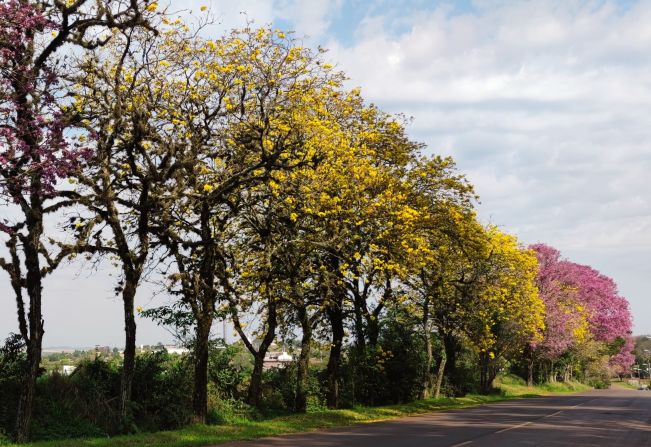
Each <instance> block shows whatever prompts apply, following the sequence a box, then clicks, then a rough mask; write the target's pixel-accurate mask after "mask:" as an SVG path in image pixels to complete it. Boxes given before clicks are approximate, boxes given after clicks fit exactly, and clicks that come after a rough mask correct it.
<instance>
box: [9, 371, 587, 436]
mask: <svg viewBox="0 0 651 447" xmlns="http://www.w3.org/2000/svg"><path fill="white" fill-rule="evenodd" d="M495 385H496V387H497V388H499V389H500V390H501V393H499V394H493V395H488V396H482V395H468V396H466V397H459V398H440V399H429V400H420V401H415V402H410V403H407V404H402V405H389V406H384V407H355V408H352V409H347V410H327V411H320V412H315V413H308V414H294V415H290V416H282V417H275V418H270V419H266V420H262V421H249V420H241V421H239V422H236V423H234V424H230V425H208V426H207V425H195V426H190V427H186V428H184V429H181V430H175V431H163V432H156V433H140V434H135V435H127V436H116V437H113V438H94V439H74V440H59V441H44V442H35V443H30V444H22V445H21V447H72V446H74V447H109V446H110V447H145V446H147V447H154V446H156V447H189V446H207V445H212V444H219V443H223V442H228V441H236V440H244V439H253V438H260V437H264V436H276V435H281V434H289V433H297V432H306V431H314V430H320V429H325V428H332V427H343V426H348V425H353V424H360V423H370V422H378V421H383V420H387V419H395V418H399V417H404V416H412V415H416V414H422V413H428V412H432V411H441V410H450V409H455V408H464V407H473V406H477V405H482V404H486V403H491V402H499V401H503V400H509V399H517V398H520V397H533V396H547V395H551V394H560V393H572V392H578V391H584V390H588V389H590V388H589V387H588V386H586V385H583V384H580V383H567V384H566V383H554V384H548V385H542V386H535V387H527V386H526V383H525V382H524V381H523V380H522V379H520V378H517V377H515V376H511V375H508V376H502V377H499V378H498V379H497V380H496V383H495ZM0 444H2V443H1V442H0ZM4 445H6V446H14V447H17V446H15V445H14V444H4Z"/></svg>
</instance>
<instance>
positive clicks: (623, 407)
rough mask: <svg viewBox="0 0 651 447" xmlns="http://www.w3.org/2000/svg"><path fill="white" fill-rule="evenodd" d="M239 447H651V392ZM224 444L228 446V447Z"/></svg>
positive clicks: (575, 398)
mask: <svg viewBox="0 0 651 447" xmlns="http://www.w3.org/2000/svg"><path fill="white" fill-rule="evenodd" d="M226 445H227V446H232V447H236V446H237V447H263V446H264V447H290V446H291V447H343V446H354V447H389V446H397V447H438V446H441V447H443V446H446V447H461V446H470V447H474V446H482V447H492V446H500V447H511V446H609V447H612V446H615V447H632V446H651V391H634V390H624V389H617V388H616V389H612V390H598V391H591V392H588V393H582V394H573V395H566V396H554V397H538V398H531V399H521V400H514V401H507V402H500V403H496V404H490V405H484V406H481V407H475V408H467V409H460V410H452V411H445V412H437V413H430V414H426V415H422V416H413V417H407V418H402V419H396V420H392V421H387V422H378V423H372V424H363V425H356V426H353V427H346V428H341V429H336V430H326V431H321V432H312V433H304V434H296V435H288V436H282V437H274V438H262V439H259V440H256V441H247V442H235V443H231V444H226ZM223 446H224V444H222V447H223Z"/></svg>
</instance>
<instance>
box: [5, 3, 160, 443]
mask: <svg viewBox="0 0 651 447" xmlns="http://www.w3.org/2000/svg"><path fill="white" fill-rule="evenodd" d="M151 9H152V8H149V10H148V6H147V3H146V2H143V1H142V0H141V1H135V0H104V1H99V2H94V1H90V0H76V1H72V2H65V1H61V0H53V1H51V2H45V1H30V0H2V1H0V200H1V201H2V205H3V211H2V214H0V232H2V233H3V234H4V237H3V240H4V242H5V245H6V247H7V249H8V250H7V251H8V256H7V257H6V258H1V259H0V267H2V268H3V269H4V270H5V271H6V272H7V273H8V275H9V278H10V281H11V286H12V289H13V291H14V294H15V301H16V305H17V317H18V329H19V332H20V335H21V337H22V339H23V342H24V344H25V346H26V355H27V362H26V363H27V365H26V371H25V374H24V381H23V384H22V388H21V396H20V400H19V403H18V410H17V421H16V432H15V438H16V440H17V441H19V442H22V441H25V440H26V439H27V438H28V436H29V427H30V423H31V413H32V402H33V399H34V390H35V383H36V378H37V375H38V371H39V364H40V360H41V347H42V340H43V334H44V319H43V315H42V309H41V299H42V289H43V278H44V277H45V276H46V275H48V274H49V273H51V272H52V271H53V270H54V269H55V267H56V266H57V265H58V264H59V262H60V261H61V260H62V259H64V258H65V256H66V254H69V253H70V251H69V249H64V250H59V251H57V252H55V250H56V248H57V246H56V244H51V243H49V241H50V240H51V237H52V235H47V234H46V230H45V226H44V219H45V216H47V215H49V214H54V213H57V212H58V211H60V210H61V209H63V208H64V207H66V206H68V205H70V204H72V203H74V201H73V200H72V199H71V197H70V196H68V192H67V191H65V189H62V188H60V180H61V179H63V178H65V177H66V176H67V175H68V173H69V172H70V171H72V170H76V169H80V168H81V167H82V166H83V163H84V160H85V159H86V158H87V157H88V156H89V151H88V150H87V149H86V148H85V147H84V146H83V144H82V143H80V142H79V139H74V140H73V139H72V138H71V125H72V124H73V122H74V117H73V116H68V115H67V114H66V112H65V110H66V108H65V104H66V102H67V101H68V100H67V98H66V83H65V82H63V79H65V76H64V74H65V66H66V62H65V53H66V52H69V51H68V50H67V48H71V47H72V46H76V47H77V48H82V49H83V48H96V47H98V46H101V45H103V44H104V43H106V41H107V40H108V39H109V38H110V36H111V35H112V33H111V32H107V31H108V29H114V30H126V29H131V28H133V27H135V26H141V25H146V24H147V21H146V16H147V14H148V13H151Z"/></svg>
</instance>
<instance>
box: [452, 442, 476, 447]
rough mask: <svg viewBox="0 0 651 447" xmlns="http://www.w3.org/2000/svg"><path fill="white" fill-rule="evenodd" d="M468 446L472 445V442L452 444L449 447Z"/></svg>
mask: <svg viewBox="0 0 651 447" xmlns="http://www.w3.org/2000/svg"><path fill="white" fill-rule="evenodd" d="M468 444H472V441H466V442H462V443H461V444H454V445H451V446H450V447H461V446H462V445H468Z"/></svg>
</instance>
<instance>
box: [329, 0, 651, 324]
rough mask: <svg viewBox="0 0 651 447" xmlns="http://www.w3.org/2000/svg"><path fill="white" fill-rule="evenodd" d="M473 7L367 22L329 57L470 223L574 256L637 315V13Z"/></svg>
mask: <svg viewBox="0 0 651 447" xmlns="http://www.w3.org/2000/svg"><path fill="white" fill-rule="evenodd" d="M475 5H476V8H477V10H476V11H475V12H472V13H465V14H459V13H455V14H452V12H451V10H450V9H449V8H447V7H439V8H437V9H435V10H433V11H429V12H427V13H425V12H423V11H413V12H410V11H407V12H406V13H405V16H404V17H399V18H396V17H393V16H388V15H387V16H382V15H377V14H376V15H374V16H371V17H367V18H366V19H365V20H364V21H363V22H362V24H361V25H360V28H359V30H358V33H357V36H358V40H357V41H356V42H355V43H354V44H353V45H352V46H344V45H337V44H335V45H334V46H333V48H332V52H331V55H330V56H331V57H332V59H333V60H336V61H338V62H339V64H340V66H341V67H342V69H344V70H345V71H346V72H347V73H348V74H349V76H351V78H352V81H351V82H352V84H354V85H360V86H362V88H363V93H364V94H365V96H366V97H367V98H369V100H371V101H373V102H376V103H378V104H380V105H381V106H383V107H384V108H386V109H389V110H391V111H395V112H404V113H406V114H407V115H410V116H413V117H414V118H415V121H414V124H413V126H412V128H411V132H412V134H413V135H414V137H415V138H418V139H420V140H423V141H425V142H426V143H428V145H429V147H430V150H432V151H433V152H439V153H444V154H446V155H447V154H451V155H453V156H454V157H455V158H456V159H457V161H458V165H459V167H460V168H461V170H463V171H465V172H467V173H468V176H469V178H470V179H471V180H472V181H473V182H474V183H475V185H476V187H477V191H478V192H479V194H480V196H481V197H482V204H481V206H480V210H481V215H482V216H483V218H484V219H486V220H491V221H492V222H494V223H497V224H500V225H502V226H503V227H504V228H505V229H507V230H510V231H513V232H515V233H517V234H518V235H519V236H520V237H521V238H522V239H523V240H524V241H526V242H535V241H544V242H548V243H551V244H554V245H556V246H557V247H558V248H559V249H561V250H565V251H566V252H567V254H568V255H569V254H573V253H580V257H581V259H579V260H580V261H581V262H585V263H594V264H595V266H596V267H597V268H601V269H603V270H604V272H605V273H607V274H610V275H612V276H613V277H614V278H615V280H616V281H619V282H620V285H621V286H622V289H624V290H625V291H626V292H627V293H628V294H629V299H630V300H631V303H632V308H633V310H634V313H636V314H638V315H640V316H642V315H644V313H648V312H651V303H647V301H646V296H645V295H644V294H645V292H646V290H648V289H649V288H651V267H649V264H648V258H649V255H651V187H650V186H649V178H648V173H649V172H651V127H649V126H648V111H649V110H650V109H651V83H650V82H649V79H651V77H650V75H651V53H649V51H648V49H649V48H651V28H649V27H648V23H649V21H651V3H649V2H639V3H637V4H634V5H632V6H631V7H630V8H629V9H628V10H622V9H621V8H618V6H617V5H616V4H615V3H612V2H602V1H552V2H543V1H533V2H514V1H479V2H476V3H475ZM395 20H400V21H401V23H402V26H403V29H405V31H404V32H402V33H399V34H396V33H395V32H394V29H395V27H394V26H393V22H394V21H395ZM405 22H406V23H408V26H407V27H406V28H404V24H405ZM604 253H608V255H607V256H604ZM632 260H635V261H636V262H633V261H632ZM591 261H592V262H591ZM632 262H633V263H637V265H638V267H637V271H640V272H643V277H642V278H637V279H632V278H631V274H630V268H629V267H630V264H631V263H632ZM623 265H626V266H627V267H626V269H624V268H623V267H622V266H623ZM622 281H626V283H622ZM632 284H635V286H633V285H632ZM637 325H638V326H637V327H638V330H641V331H644V332H651V324H650V323H646V322H644V321H643V319H641V318H640V319H638V321H637Z"/></svg>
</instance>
